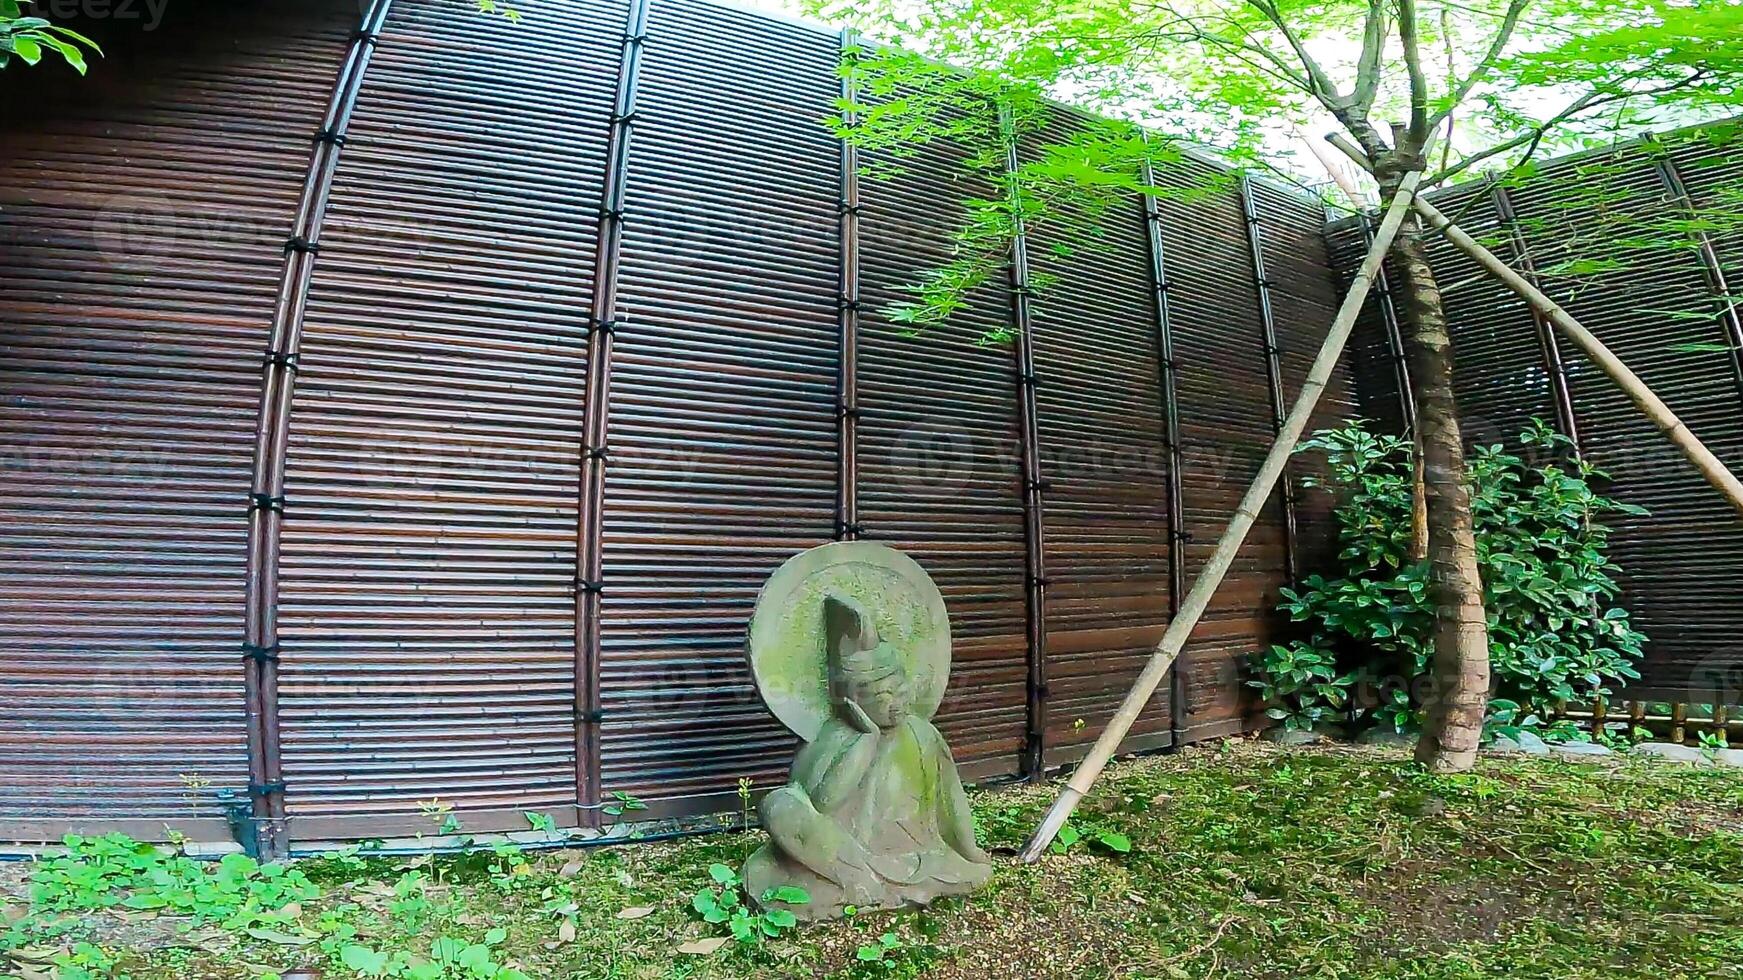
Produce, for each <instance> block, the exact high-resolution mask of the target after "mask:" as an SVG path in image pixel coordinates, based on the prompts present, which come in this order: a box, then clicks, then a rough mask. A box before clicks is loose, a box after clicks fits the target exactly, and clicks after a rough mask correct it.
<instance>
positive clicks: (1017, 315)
mask: <svg viewBox="0 0 1743 980" xmlns="http://www.w3.org/2000/svg"><path fill="white" fill-rule="evenodd" d="M999 132H1000V136H1001V138H1002V139H1003V140H1004V144H1005V174H1004V177H1005V185H1006V186H1005V199H1006V201H1007V203H1008V206H1009V208H1010V211H1011V221H1012V223H1013V227H1012V234H1011V254H1010V262H1009V264H1008V266H1007V269H1008V272H1009V275H1010V289H1011V308H1010V327H1011V332H1012V333H1013V334H1014V335H1015V339H1016V343H1015V345H1014V346H1015V352H1016V360H1017V365H1016V366H1017V435H1018V438H1019V439H1020V440H1021V442H1022V460H1021V467H1022V472H1021V475H1020V478H1021V480H1022V490H1023V552H1024V555H1025V569H1024V580H1025V588H1024V595H1025V598H1026V602H1025V604H1026V607H1027V617H1026V619H1027V628H1028V648H1029V652H1028V656H1029V663H1028V667H1029V677H1028V684H1027V689H1028V699H1027V700H1028V710H1027V713H1026V715H1027V719H1026V721H1027V734H1026V737H1025V739H1024V743H1023V762H1022V766H1023V772H1024V774H1025V775H1028V776H1039V775H1040V774H1041V773H1042V772H1045V771H1046V764H1047V696H1048V693H1049V692H1048V688H1047V539H1046V530H1045V518H1044V511H1043V504H1044V501H1043V498H1042V492H1043V490H1044V489H1045V488H1046V483H1045V481H1044V480H1043V479H1042V472H1041V453H1040V431H1039V421H1038V418H1039V411H1038V409H1037V407H1036V400H1035V386H1036V377H1035V337H1034V331H1033V329H1032V327H1033V322H1032V317H1031V315H1030V309H1029V301H1030V298H1031V297H1032V295H1033V289H1032V285H1031V280H1030V275H1029V240H1028V234H1027V231H1026V229H1025V227H1024V222H1023V197H1022V188H1021V186H1019V184H1018V182H1017V172H1018V168H1019V166H1020V162H1019V160H1018V159H1017V134H1016V127H1015V123H1014V121H1013V120H1012V118H1011V113H1010V110H1009V109H1008V108H1007V107H1006V106H1005V105H1004V104H1003V103H1002V102H1001V103H1000V104H999Z"/></svg>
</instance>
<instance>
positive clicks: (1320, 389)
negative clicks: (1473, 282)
mask: <svg viewBox="0 0 1743 980" xmlns="http://www.w3.org/2000/svg"><path fill="white" fill-rule="evenodd" d="M1421 179H1422V174H1421V173H1420V172H1417V171H1412V172H1411V173H1409V174H1407V175H1405V177H1404V180H1403V182H1402V183H1401V184H1400V185H1399V188H1398V192H1397V194H1395V195H1394V196H1393V198H1392V201H1391V203H1390V204H1389V205H1388V206H1387V210H1386V217H1385V219H1384V220H1383V221H1381V222H1380V230H1379V232H1378V233H1377V234H1376V235H1375V239H1374V244H1373V246H1372V247H1370V248H1369V249H1368V255H1367V257H1366V258H1365V259H1363V260H1362V265H1361V268H1359V269H1358V270H1357V271H1356V275H1355V278H1354V279H1353V280H1352V281H1351V283H1350V290H1349V293H1348V294H1347V295H1345V296H1344V301H1343V303H1342V305H1340V306H1339V307H1338V312H1337V316H1336V317H1334V318H1333V319H1332V323H1331V328H1330V329H1329V330H1327V331H1326V335H1325V343H1324V344H1323V345H1322V346H1321V347H1320V350H1319V354H1318V355H1317V356H1316V357H1315V358H1314V360H1313V366H1312V367H1311V368H1310V369H1309V370H1308V372H1307V378H1306V380H1305V381H1303V382H1302V385H1301V392H1300V393H1299V394H1298V395H1297V396H1296V398H1295V405H1294V407H1293V408H1291V409H1290V411H1289V414H1288V415H1287V416H1286V417H1285V418H1284V420H1283V429H1282V431H1281V432H1279V433H1278V435H1277V439H1276V441H1274V442H1273V443H1272V444H1271V451H1270V452H1269V453H1267V454H1266V456H1265V461H1264V463H1263V464H1261V465H1260V467H1259V473H1258V475H1257V476H1255V477H1254V478H1253V483H1252V485H1251V486H1249V487H1248V488H1247V492H1246V495H1245V496H1243V497H1242V498H1241V502H1240V505H1239V506H1237V507H1236V508H1235V513H1234V516H1233V517H1232V518H1230V520H1229V526H1228V528H1227V529H1226V530H1225V531H1223V534H1222V537H1221V539H1219V540H1218V541H1217V544H1216V550H1215V551H1213V552H1211V556H1210V559H1209V560H1208V561H1207V562H1205V565H1204V569H1203V571H1201V572H1200V573H1199V576H1198V579H1197V581H1195V582H1193V583H1192V591H1191V592H1189V593H1188V594H1187V596H1186V599H1185V601H1184V603H1183V604H1182V607H1181V610H1180V615H1178V616H1176V617H1174V620H1173V622H1171V623H1169V624H1168V631H1167V632H1166V633H1164V634H1163V636H1162V641H1161V642H1160V643H1158V644H1157V645H1156V649H1155V650H1154V651H1153V652H1152V653H1151V654H1150V661H1149V663H1147V664H1145V665H1144V670H1143V672H1142V673H1140V674H1139V675H1138V679H1137V681H1136V682H1135V683H1133V685H1132V689H1131V691H1130V692H1129V693H1127V695H1126V699H1125V701H1124V702H1123V703H1121V705H1120V708H1119V710H1118V711H1117V712H1115V714H1114V717H1113V719H1112V720H1111V721H1109V722H1108V726H1107V728H1105V729H1104V730H1103V731H1102V733H1101V736H1100V737H1099V738H1098V739H1096V743H1095V746H1094V747H1093V748H1091V749H1090V752H1089V755H1088V756H1087V757H1086V758H1085V759H1084V760H1083V762H1081V763H1079V764H1078V767H1077V770H1076V771H1075V772H1073V773H1072V774H1071V778H1070V779H1069V780H1067V781H1066V785H1065V788H1064V789H1062V790H1061V791H1060V793H1059V797H1058V799H1056V800H1054V802H1053V806H1052V808H1051V809H1049V810H1048V811H1047V815H1046V817H1045V818H1043V819H1042V821H1041V825H1040V826H1039V827H1037V828H1036V829H1035V833H1034V836H1032V837H1030V838H1029V842H1028V844H1027V845H1025V846H1024V848H1023V852H1022V860H1023V861H1024V862H1025V863H1033V862H1035V861H1038V860H1040V858H1041V855H1042V854H1043V853H1044V852H1045V851H1046V850H1047V845H1049V844H1051V843H1052V842H1053V838H1054V837H1055V836H1057V835H1058V833H1059V830H1060V828H1061V827H1064V826H1065V821H1067V820H1069V819H1070V818H1071V814H1072V811H1074V810H1076V809H1077V804H1078V802H1079V801H1081V800H1082V799H1083V798H1084V796H1085V795H1087V794H1088V793H1089V791H1090V789H1091V787H1093V786H1094V785H1095V781H1096V778H1097V777H1099V776H1100V775H1101V771H1102V769H1104V768H1105V767H1106V766H1107V764H1108V761H1109V760H1110V759H1112V758H1113V756H1114V753H1115V752H1117V751H1118V750H1119V747H1120V742H1121V741H1123V740H1124V739H1125V737H1126V733H1127V732H1128V731H1130V730H1131V728H1132V724H1133V723H1134V722H1136V721H1137V720H1138V715H1139V713H1141V712H1142V711H1143V710H1144V705H1145V704H1146V703H1147V702H1149V700H1150V696H1151V695H1152V694H1154V693H1155V692H1156V687H1157V685H1159V684H1160V683H1161V682H1162V678H1163V677H1164V676H1165V675H1166V674H1167V673H1168V669H1169V667H1171V666H1172V665H1173V663H1174V660H1175V658H1176V657H1178V656H1179V655H1180V650H1181V647H1183V646H1185V644H1186V640H1187V638H1188V637H1189V636H1191V635H1192V631H1193V629H1194V628H1195V627H1196V626H1197V625H1198V621H1199V619H1200V618H1202V617H1203V616H1204V612H1205V609H1206V608H1208V607H1209V605H1210V600H1211V598H1212V597H1213V596H1215V594H1216V590H1217V588H1218V587H1219V586H1221V585H1222V581H1223V577H1224V576H1226V575H1227V574H1228V571H1229V567H1230V566H1231V565H1233V564H1234V561H1235V556H1236V555H1237V554H1239V553H1240V550H1241V545H1242V544H1243V543H1244V542H1245V541H1246V539H1247V533H1248V532H1249V531H1251V530H1252V529H1253V524H1254V523H1255V522H1256V521H1257V520H1258V519H1259V512H1260V511H1261V510H1263V509H1264V507H1265V502H1266V501H1267V500H1269V499H1270V497H1271V493H1272V491H1273V490H1274V489H1276V486H1277V481H1278V480H1279V479H1280V478H1281V477H1282V475H1283V469H1284V467H1285V466H1286V465H1287V464H1288V462H1289V457H1290V455H1291V454H1292V453H1294V451H1295V445H1296V443H1298V442H1300V441H1301V436H1302V433H1303V432H1305V431H1306V429H1307V424H1308V422H1309V420H1310V419H1311V418H1312V417H1313V410H1314V407H1315V406H1317V405H1318V404H1319V399H1320V396H1321V395H1323V394H1324V393H1325V389H1326V386H1327V385H1328V384H1329V383H1330V382H1331V376H1332V371H1333V370H1334V369H1335V368H1336V367H1337V362H1338V359H1339V358H1341V357H1342V356H1343V352H1344V346H1345V345H1346V344H1347V343H1348V342H1349V339H1350V331H1351V330H1352V329H1353V328H1354V327H1355V323H1356V317H1357V316H1358V315H1359V314H1360V313H1361V310H1362V304H1363V303H1364V302H1365V301H1366V300H1367V298H1368V290H1369V289H1370V287H1371V286H1372V284H1373V281H1374V275H1375V273H1376V272H1377V271H1378V270H1379V267H1380V262H1381V260H1382V259H1383V258H1384V257H1385V255H1386V250H1387V249H1389V248H1391V247H1392V240H1393V239H1394V238H1395V237H1397V235H1398V228H1399V226H1400V225H1402V224H1403V223H1404V218H1405V215H1406V213H1407V212H1408V209H1409V206H1410V201H1411V199H1412V198H1413V197H1414V196H1415V193H1416V186H1417V184H1418V183H1419V182H1420V181H1421Z"/></svg>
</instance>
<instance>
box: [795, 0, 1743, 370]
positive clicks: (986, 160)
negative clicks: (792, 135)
mask: <svg viewBox="0 0 1743 980" xmlns="http://www.w3.org/2000/svg"><path fill="white" fill-rule="evenodd" d="M805 8H806V10H807V12H808V13H810V14H812V15H813V16H817V17H820V18H822V19H825V20H827V21H830V22H832V23H837V24H841V25H844V26H847V27H850V28H853V29H855V30H856V31H858V32H860V33H861V34H862V35H864V36H865V37H868V38H871V39H874V40H875V41H876V42H878V43H873V42H872V41H867V42H865V43H863V44H861V45H859V46H857V47H856V48H854V49H852V50H850V52H849V54H848V57H847V63H846V64H845V65H844V69H843V70H844V72H845V73H846V74H847V75H848V76H849V79H850V80H851V81H852V82H854V83H855V85H856V87H857V89H858V90H859V92H860V97H859V98H858V99H856V100H853V101H851V102H844V103H843V105H842V111H841V112H840V114H839V115H838V116H837V117H836V118H835V119H833V120H832V122H833V124H834V125H835V126H836V127H837V129H838V131H840V132H841V133H842V134H843V135H844V136H845V137H846V138H848V139H850V140H852V141H853V142H854V143H856V145H858V146H859V147H860V148H861V149H862V150H863V151H865V158H866V165H865V166H866V172H867V173H868V174H871V175H874V176H876V175H880V174H887V173H889V172H894V171H899V169H900V165H901V162H902V160H904V159H905V158H907V157H911V156H912V155H913V154H914V153H916V152H918V150H919V149H920V148H922V147H925V146H927V145H929V144H932V143H936V142H943V143H947V144H949V145H950V146H951V147H952V148H953V151H952V152H953V153H954V154H955V155H957V156H958V157H959V158H960V159H961V165H960V169H961V171H962V174H963V176H964V178H965V179H964V180H963V182H962V187H963V191H962V194H961V198H962V204H963V208H964V211H965V215H964V217H963V218H962V220H961V221H960V222H959V223H958V225H957V228H956V231H955V241H954V245H955V248H954V250H953V252H952V255H951V257H950V258H949V259H948V260H946V261H945V262H943V263H941V264H939V265H938V266H936V267H934V268H932V269H930V270H928V271H927V272H925V273H924V274H923V275H921V276H920V277H919V278H918V279H917V280H916V281H915V282H913V283H912V284H910V287H909V288H910V292H911V294H912V296H911V298H910V299H909V300H908V301H906V302H903V303H900V304H897V305H896V306H894V307H893V308H891V309H889V310H887V311H885V312H886V315H888V316H890V317H891V318H892V319H893V320H895V321H896V322H898V323H902V324H906V325H908V326H909V327H910V328H911V329H916V330H917V329H921V328H923V327H924V326H926V325H928V324H932V323H937V322H942V321H945V320H948V319H950V318H951V317H953V316H954V315H956V314H958V313H960V312H961V311H962V310H964V309H966V308H968V307H970V306H972V305H974V303H975V302H976V300H977V298H980V297H982V296H983V295H988V294H986V291H985V288H984V287H986V286H987V285H988V284H989V283H991V282H993V281H995V280H996V279H997V277H998V276H999V275H1000V274H1002V272H1003V270H1004V265H1005V259H1006V256H1007V255H1008V254H1009V251H1010V248H1011V244H1012V242H1013V241H1014V240H1015V236H1016V234H1017V232H1018V230H1019V229H1022V230H1026V231H1027V232H1028V233H1029V234H1030V236H1031V238H1034V237H1035V236H1036V232H1037V230H1038V229H1039V230H1040V231H1041V232H1042V233H1043V235H1044V236H1045V238H1046V239H1047V240H1048V241H1049V242H1050V243H1051V247H1052V248H1054V249H1055V250H1063V251H1065V252H1067V253H1069V252H1073V251H1078V250H1083V249H1091V248H1095V247H1097V244H1098V242H1099V241H1100V239H1101V238H1102V235H1103V231H1104V225H1105V222H1104V221H1103V220H1102V219H1103V217H1104V216H1106V215H1108V214H1109V213H1110V211H1109V209H1108V203H1109V202H1110V201H1111V200H1115V199H1119V198H1122V197H1123V198H1124V199H1125V200H1127V201H1129V200H1130V198H1131V196H1132V195H1133V194H1135V193H1142V194H1149V195H1151V196H1156V197H1164V196H1170V195H1176V194H1205V193H1215V192H1216V191H1217V190H1218V185H1220V187H1221V189H1223V190H1226V187H1227V184H1228V181H1229V180H1231V179H1232V175H1231V174H1229V173H1227V172H1226V171H1219V170H1218V169H1217V168H1214V167H1204V166H1194V167H1179V166H1169V165H1168V164H1169V163H1171V162H1174V161H1177V160H1178V159H1179V157H1180V156H1181V155H1182V152H1183V150H1185V149H1187V148H1197V149H1202V150H1207V151H1209V152H1210V154H1211V155H1213V156H1219V157H1221V158H1222V159H1224V160H1226V161H1227V162H1229V163H1230V164H1232V165H1233V166H1235V167H1238V168H1245V169H1249V170H1270V171H1272V172H1273V173H1275V174H1276V175H1278V176H1279V177H1281V178H1282V179H1284V180H1288V181H1291V182H1295V183H1302V182H1303V181H1304V180H1311V181H1315V182H1322V181H1323V180H1324V176H1325V174H1324V172H1323V170H1322V167H1321V164H1320V163H1319V162H1318V161H1316V160H1314V159H1313V158H1312V157H1311V156H1309V155H1307V154H1303V153H1301V152H1300V149H1299V148H1300V145H1301V142H1300V141H1301V138H1302V137H1303V136H1307V137H1309V138H1315V139H1316V138H1317V137H1318V136H1319V135H1320V134H1321V133H1323V132H1325V131H1327V130H1328V129H1341V130H1343V131H1344V132H1345V133H1346V134H1347V135H1349V136H1351V137H1352V138H1354V139H1355V141H1356V142H1357V143H1358V144H1360V145H1361V147H1362V149H1363V151H1364V152H1365V153H1367V155H1368V156H1369V157H1371V158H1373V159H1375V160H1378V161H1379V162H1380V163H1382V164H1385V165H1386V166H1387V167H1389V168H1390V170H1389V172H1391V173H1394V174H1396V173H1402V171H1403V169H1405V168H1409V169H1426V170H1427V171H1428V177H1427V180H1426V181H1425V184H1424V189H1428V188H1431V187H1433V186H1435V185H1436V184H1439V183H1443V182H1446V181H1448V180H1452V179H1454V178H1458V177H1462V176H1469V175H1472V174H1477V173H1487V174H1490V175H1494V174H1503V175H1506V174H1512V175H1519V176H1525V175H1528V174H1529V173H1530V172H1531V169H1532V168H1533V166H1534V162H1535V160H1536V159H1537V158H1538V157H1539V156H1541V155H1542V154H1544V153H1547V152H1552V151H1553V152H1561V151H1569V150H1591V149H1598V148H1601V147H1606V146H1613V145H1615V144H1616V143H1618V142H1620V141H1622V140H1624V139H1626V138H1628V137H1630V136H1635V135H1638V134H1640V133H1641V132H1643V131H1646V130H1649V129H1664V128H1666V127H1668V126H1673V125H1682V124H1688V123H1697V122H1713V121H1715V120H1720V119H1724V118H1726V117H1729V116H1734V115H1737V114H1738V113H1739V112H1740V111H1743V57H1740V56H1739V53H1738V46H1737V45H1736V44H1734V43H1731V42H1730V39H1732V38H1734V37H1735V36H1737V31H1738V22H1739V17H1740V16H1743V15H1740V14H1739V13H1738V11H1739V9H1743V8H1739V6H1738V5H1737V4H1726V3H1719V2H1698V0H1697V2H1687V3H1682V2H1664V0H1639V2H1633V3H1593V2H1591V0H1474V2H1466V0H1457V2H1452V0H1445V2H1442V0H1422V2H1420V3H1412V4H1410V5H1408V6H1404V5H1399V4H1391V3H1369V2H1366V0H1335V2H1330V3H1326V2H1308V0H1174V2H1168V3H1160V4H1146V3H1127V2H1116V3H1107V2H1103V0H976V2H974V3H957V2H946V0H919V2H914V0H806V3H805ZM1718 39H1724V40H1718ZM884 42H887V43H888V45H891V46H885V44H884ZM947 66H948V67H947ZM1046 98H1053V99H1059V100H1062V101H1064V102H1068V103H1071V104H1073V105H1075V106H1078V107H1081V108H1083V109H1086V110H1088V111H1089V113H1090V114H1091V115H1092V116H1096V117H1101V118H1099V119H1097V118H1090V117H1078V116H1075V115H1073V116H1071V117H1070V123H1069V125H1062V124H1061V121H1062V120H1063V119H1064V118H1065V115H1066V114H1063V113H1050V112H1049V111H1048V110H1047V109H1046V106H1045V101H1044V100H1045V99H1046ZM1050 117H1051V118H1052V119H1053V124H1051V125H1049V119H1050ZM1134 124H1136V125H1134ZM1138 125H1141V126H1143V127H1144V128H1145V129H1146V130H1148V131H1149V132H1150V134H1151V138H1150V140H1149V141H1146V140H1145V139H1143V137H1142V133H1141V132H1140V130H1139V129H1138V128H1137V126H1138ZM1441 131H1450V132H1452V133H1453V136H1452V137H1451V138H1448V139H1444V140H1442V145H1441V150H1440V152H1437V153H1435V154H1434V159H1429V160H1424V159H1422V158H1421V152H1420V151H1421V148H1422V146H1423V144H1424V142H1425V141H1426V140H1427V139H1428V138H1429V136H1430V134H1431V133H1435V132H1441ZM1733 135H1734V134H1733ZM1013 142H1015V143H1016V144H1018V145H1020V146H1021V147H1022V150H1023V152H1022V153H1021V154H1019V155H1018V160H1017V163H1016V166H1015V168H1010V167H1008V166H1007V164H1006V155H1007V151H1008V148H1009V146H1010V145H1011V144H1012V143H1013ZM1158 156H1160V157H1162V158H1163V159H1160V160H1158ZM1146 158H1148V159H1151V160H1152V161H1153V162H1156V163H1158V165H1159V168H1160V169H1161V170H1162V171H1163V174H1162V175H1161V176H1159V177H1158V178H1157V179H1156V181H1155V183H1154V185H1152V186H1146V183H1145V181H1143V180H1142V179H1141V177H1140V175H1141V172H1142V168H1141V164H1142V163H1143V161H1144V160H1145V159H1146ZM935 163H936V161H934V165H935ZM1631 186H1632V185H1629V184H1628V183H1627V182H1624V181H1618V182H1617V183H1616V190H1617V191H1619V192H1620V191H1626V190H1629V189H1631ZM1576 196H1577V195H1576ZM1644 196H1647V197H1650V196H1651V195H1644ZM1328 203H1342V202H1339V201H1337V200H1336V199H1331V198H1328ZM1650 203H1651V204H1652V205H1653V206H1654V209H1655V211H1656V213H1652V214H1645V215H1643V216H1641V220H1644V221H1645V222H1647V224H1648V225H1649V226H1650V227H1651V228H1652V229H1653V230H1652V231H1650V232H1648V233H1645V234H1643V235H1642V234H1638V233H1637V232H1638V229H1630V230H1629V232H1628V233H1626V234H1622V235H1619V236H1618V235H1614V234H1613V230H1612V232H1607V233H1605V234H1604V238H1603V240H1605V241H1606V242H1612V241H1614V242H1627V241H1634V240H1643V239H1644V240H1654V241H1657V242H1660V243H1661V244H1662V245H1663V246H1664V247H1669V248H1679V249H1686V248H1687V247H1688V246H1689V235H1688V232H1689V231H1690V230H1692V228H1691V227H1687V226H1686V225H1687V223H1688V221H1689V219H1688V218H1687V216H1685V215H1680V214H1675V213H1674V209H1665V208H1662V207H1656V205H1657V204H1658V202H1657V200H1656V198H1654V199H1653V200H1652V201H1651V202H1650ZM1570 206H1571V207H1572V208H1573V209H1574V210H1577V211H1579V212H1580V213H1582V214H1589V213H1591V211H1592V207H1591V204H1590V202H1585V203H1582V204H1579V205H1570ZM1704 207H1707V208H1709V209H1710V210H1712V211H1714V212H1724V213H1725V214H1726V215H1727V216H1737V217H1739V220H1738V221H1732V220H1726V219H1724V218H1716V217H1714V216H1712V215H1703V218H1702V219H1697V220H1698V221H1717V222H1718V223H1719V224H1721V225H1725V226H1731V227H1735V226H1736V225H1737V224H1740V223H1743V205H1739V204H1738V203H1737V202H1731V204H1730V205H1724V204H1722V203H1721V202H1719V201H1713V202H1711V203H1709V204H1705V205H1704ZM1677 221H1682V222H1684V224H1685V227H1684V228H1682V229H1681V230H1680V232H1677V233H1673V228H1672V225H1673V223H1674V222H1677ZM1615 261H1616V260H1613V259H1611V258H1610V257H1608V256H1604V257H1602V258H1601V259H1595V258H1593V257H1591V256H1584V257H1579V253H1578V252H1577V251H1576V253H1575V256H1571V257H1569V258H1568V259H1567V260H1566V263H1565V264H1561V265H1560V267H1559V268H1556V269H1555V270H1554V273H1553V276H1552V278H1553V277H1554V276H1560V277H1576V276H1577V277H1582V278H1584V279H1590V278H1591V277H1593V276H1596V275H1599V274H1602V273H1611V274H1613V273H1614V272H1615ZM1555 264H1556V263H1542V265H1544V266H1546V267H1547V266H1550V265H1555ZM1042 285H1043V286H1044V285H1045V284H1042ZM1683 312H1691V313H1693V312H1707V311H1705V310H1702V311H1694V310H1691V311H1683ZM987 339H988V340H1002V339H1005V336H1004V335H1002V334H999V333H995V334H993V335H991V336H989V337H988V338H987Z"/></svg>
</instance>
